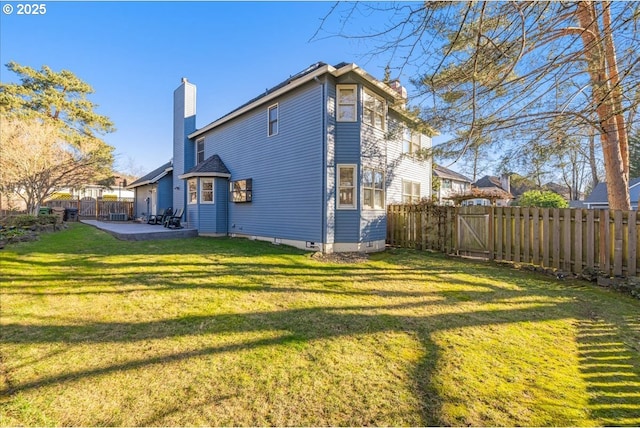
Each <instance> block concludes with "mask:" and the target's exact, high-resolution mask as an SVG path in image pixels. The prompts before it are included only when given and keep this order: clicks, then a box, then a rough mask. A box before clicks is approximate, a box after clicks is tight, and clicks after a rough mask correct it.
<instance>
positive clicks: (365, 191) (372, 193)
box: [362, 168, 385, 210]
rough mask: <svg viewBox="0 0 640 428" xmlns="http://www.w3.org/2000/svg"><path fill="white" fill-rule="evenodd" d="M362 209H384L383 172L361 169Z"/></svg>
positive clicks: (373, 169)
mask: <svg viewBox="0 0 640 428" xmlns="http://www.w3.org/2000/svg"><path fill="white" fill-rule="evenodd" d="M362 207H363V208H365V209H370V210H374V209H376V210H379V209H384V207H385V201H384V172H383V171H382V170H381V169H375V168H363V169H362Z"/></svg>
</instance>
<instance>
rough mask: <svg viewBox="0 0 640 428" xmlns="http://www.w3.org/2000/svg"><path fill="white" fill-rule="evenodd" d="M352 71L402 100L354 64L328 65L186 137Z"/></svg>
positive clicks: (196, 134) (199, 133)
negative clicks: (319, 79) (317, 81)
mask: <svg viewBox="0 0 640 428" xmlns="http://www.w3.org/2000/svg"><path fill="white" fill-rule="evenodd" d="M351 71H353V72H354V73H356V74H358V75H360V76H362V77H363V78H364V79H365V80H366V81H367V82H369V83H371V84H372V85H375V86H376V88H377V89H379V90H381V91H382V92H384V93H385V94H386V95H388V96H389V97H390V98H392V99H394V100H402V97H401V96H400V95H399V94H398V93H396V92H395V91H394V90H393V89H391V88H390V87H389V86H387V85H386V84H384V83H383V82H380V81H379V80H377V79H374V78H373V77H372V76H371V75H370V74H369V73H367V72H366V71H364V70H362V69H361V68H360V67H358V66H357V65H356V64H353V63H351V64H347V65H345V66H344V67H341V68H339V69H336V68H335V67H332V66H330V65H325V66H323V67H320V68H319V69H317V70H316V71H314V72H312V73H309V74H305V75H304V76H302V77H300V78H299V79H296V80H294V81H292V82H289V83H288V84H287V85H285V86H283V87H282V88H280V89H277V90H275V91H273V92H272V93H270V94H268V95H265V96H264V97H261V98H259V99H257V100H255V101H254V102H252V103H250V104H247V105H246V106H244V107H242V108H239V109H237V110H235V111H233V112H231V113H229V114H227V115H226V116H223V117H221V118H220V119H217V120H215V121H213V122H211V123H210V124H208V125H207V126H205V127H204V128H201V129H199V130H197V131H194V132H192V133H191V134H189V135H188V137H189V138H195V137H198V136H200V135H202V134H204V133H205V132H207V131H210V130H212V129H213V128H216V127H218V126H220V125H222V124H223V123H226V122H228V121H230V120H232V119H235V118H236V117H238V116H241V115H243V114H244V113H246V112H248V111H249V110H252V109H254V108H256V107H258V106H260V105H263V104H266V103H269V102H271V101H273V100H274V99H276V98H278V97H279V96H281V95H283V94H285V93H287V92H289V91H291V90H293V89H295V88H298V87H299V86H302V85H304V84H305V83H308V82H310V81H312V80H314V79H315V78H317V77H320V76H322V75H323V74H326V73H329V74H331V75H332V76H334V77H340V76H342V75H343V74H346V73H349V72H351ZM392 109H393V110H394V111H397V112H398V113H401V114H402V113H403V112H402V109H400V108H397V109H396V108H393V106H392ZM404 114H406V113H404Z"/></svg>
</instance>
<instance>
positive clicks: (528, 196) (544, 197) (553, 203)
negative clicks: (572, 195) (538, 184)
mask: <svg viewBox="0 0 640 428" xmlns="http://www.w3.org/2000/svg"><path fill="white" fill-rule="evenodd" d="M518 205H519V206H521V207H539V208H567V207H568V206H569V203H568V202H567V201H565V200H564V198H563V197H562V196H560V195H558V194H557V193H555V192H550V191H548V190H529V191H527V192H524V193H523V194H522V195H521V196H520V198H518Z"/></svg>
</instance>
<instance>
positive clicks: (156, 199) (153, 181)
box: [127, 162, 173, 217]
mask: <svg viewBox="0 0 640 428" xmlns="http://www.w3.org/2000/svg"><path fill="white" fill-rule="evenodd" d="M172 186H173V164H172V162H167V163H165V164H164V165H162V166H160V167H159V168H156V169H155V170H153V171H151V172H150V173H148V174H146V175H144V176H143V177H140V178H139V179H137V180H136V181H134V182H133V183H131V184H129V186H127V189H130V190H132V191H133V192H134V194H135V196H134V200H135V206H134V213H135V216H136V217H148V216H149V215H155V214H157V213H158V211H159V210H161V209H166V208H169V207H172V204H173V187H172Z"/></svg>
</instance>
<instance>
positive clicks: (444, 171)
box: [433, 165, 471, 183]
mask: <svg viewBox="0 0 640 428" xmlns="http://www.w3.org/2000/svg"><path fill="white" fill-rule="evenodd" d="M433 174H434V175H435V176H436V177H440V178H448V179H451V180H458V181H464V182H465V183H471V180H469V179H468V178H467V177H465V176H464V175H462V174H460V173H457V172H455V171H453V170H450V169H449V168H445V167H443V166H440V165H435V166H434V167H433Z"/></svg>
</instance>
